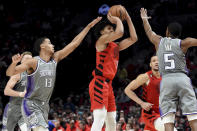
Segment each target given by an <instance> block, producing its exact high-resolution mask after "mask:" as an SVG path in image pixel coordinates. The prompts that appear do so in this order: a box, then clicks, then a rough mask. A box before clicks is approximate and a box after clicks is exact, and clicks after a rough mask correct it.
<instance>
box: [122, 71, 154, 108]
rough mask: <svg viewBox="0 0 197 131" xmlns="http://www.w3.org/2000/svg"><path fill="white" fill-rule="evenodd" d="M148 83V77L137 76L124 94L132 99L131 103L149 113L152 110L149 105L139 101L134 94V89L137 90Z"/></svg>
mask: <svg viewBox="0 0 197 131" xmlns="http://www.w3.org/2000/svg"><path fill="white" fill-rule="evenodd" d="M148 81H149V77H148V75H147V74H146V73H145V74H141V75H139V76H138V77H137V78H136V79H135V80H133V81H132V82H131V83H130V84H129V85H128V86H127V87H126V88H125V90H124V91H125V94H126V95H127V96H128V97H129V98H130V99H132V100H133V101H135V102H136V103H138V104H139V105H140V106H141V107H142V108H143V109H145V110H146V111H149V110H150V109H151V108H152V105H153V104H151V103H148V102H144V101H143V100H141V99H140V98H139V97H138V96H137V95H136V94H135V92H134V90H135V89H137V88H139V87H140V86H142V85H145V84H146V83H147V82H148Z"/></svg>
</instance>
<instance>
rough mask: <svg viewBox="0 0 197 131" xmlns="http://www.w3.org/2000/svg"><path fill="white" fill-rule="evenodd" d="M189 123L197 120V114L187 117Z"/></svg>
mask: <svg viewBox="0 0 197 131" xmlns="http://www.w3.org/2000/svg"><path fill="white" fill-rule="evenodd" d="M187 119H188V121H192V120H197V114H192V115H187Z"/></svg>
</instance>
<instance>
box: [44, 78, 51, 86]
mask: <svg viewBox="0 0 197 131" xmlns="http://www.w3.org/2000/svg"><path fill="white" fill-rule="evenodd" d="M51 86H52V79H51V78H48V79H47V78H46V79H45V87H51Z"/></svg>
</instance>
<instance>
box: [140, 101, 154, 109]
mask: <svg viewBox="0 0 197 131" xmlns="http://www.w3.org/2000/svg"><path fill="white" fill-rule="evenodd" d="M140 105H141V107H142V108H143V109H144V110H146V111H149V110H150V109H151V108H152V106H153V104H151V103H148V102H143V103H142V104H140Z"/></svg>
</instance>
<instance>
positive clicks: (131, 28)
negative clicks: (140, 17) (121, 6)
mask: <svg viewBox="0 0 197 131" xmlns="http://www.w3.org/2000/svg"><path fill="white" fill-rule="evenodd" d="M126 21H127V24H128V27H129V33H130V37H129V38H126V39H124V40H122V41H121V42H120V43H119V50H120V51H121V50H124V49H127V48H128V47H129V46H131V45H132V44H134V43H135V42H136V41H137V39H138V38H137V34H136V31H135V27H134V26H133V22H132V20H131V17H130V16H129V14H128V12H126Z"/></svg>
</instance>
